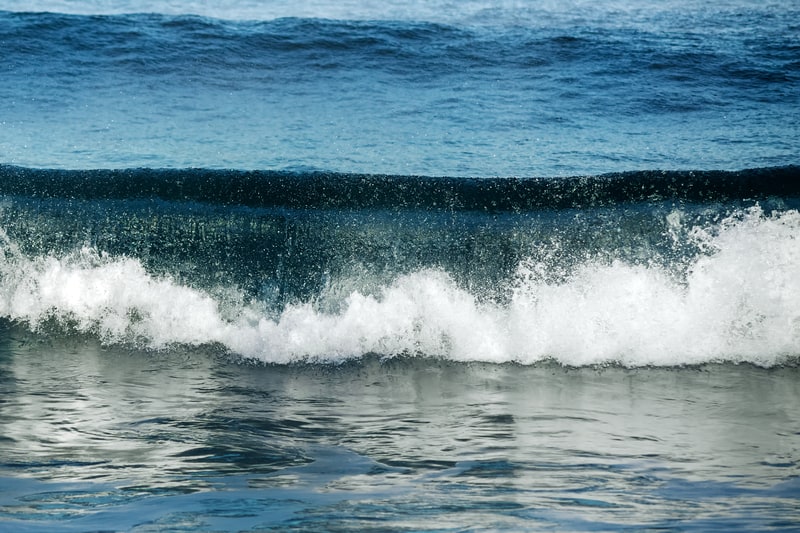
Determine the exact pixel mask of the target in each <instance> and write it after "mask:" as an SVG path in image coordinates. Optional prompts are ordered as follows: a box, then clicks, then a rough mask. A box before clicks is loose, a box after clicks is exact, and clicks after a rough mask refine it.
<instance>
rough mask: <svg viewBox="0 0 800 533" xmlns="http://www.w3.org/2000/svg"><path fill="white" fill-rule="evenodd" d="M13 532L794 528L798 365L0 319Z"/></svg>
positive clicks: (5, 488)
mask: <svg viewBox="0 0 800 533" xmlns="http://www.w3.org/2000/svg"><path fill="white" fill-rule="evenodd" d="M0 342H2V348H0V398H1V399H0V428H2V432H1V433H0V458H2V459H1V460H2V463H0V520H4V521H6V522H8V523H9V524H11V525H12V526H13V527H14V528H18V529H26V530H31V531H46V530H48V529H49V528H51V527H52V526H53V523H54V522H53V521H58V524H59V528H60V529H69V528H74V529H75V530H86V529H102V528H114V529H127V530H137V531H149V530H159V529H164V528H172V529H175V530H197V529H215V528H216V529H233V530H249V529H258V528H262V529H263V528H271V527H275V528H279V529H285V528H287V527H290V526H291V527H297V528H299V529H303V528H306V529H319V528H321V527H322V528H324V529H328V530H331V529H333V530H335V529H343V530H345V529H354V528H357V529H362V530H363V529H370V528H374V529H387V528H389V529H403V528H406V529H436V528H439V529H448V528H463V527H499V528H514V529H523V528H531V527H534V528H536V527H539V528H541V527H557V528H563V529H573V530H574V529H578V530H584V529H595V530H596V529H608V528H614V529H616V528H619V527H623V526H632V527H666V526H668V527H676V526H677V527H682V528H687V529H697V530H708V529H721V530H722V529H729V528H731V527H738V528H741V527H744V528H745V529H748V528H750V529H753V528H756V529H757V528H765V527H774V528H777V529H781V528H791V527H798V526H800V511H798V509H800V505H798V499H800V496H798V495H800V486H799V485H798V483H797V479H798V474H800V468H799V467H798V460H799V459H800V444H799V443H800V438H798V436H800V414H799V413H798V411H797V405H800V401H799V400H800V380H798V369H797V368H777V369H771V370H764V369H758V368H755V367H751V366H734V365H718V366H715V365H711V366H705V367H700V368H678V369H652V368H644V369H636V370H628V369H621V368H602V369H599V368H598V369H593V368H584V369H565V368H562V367H559V366H554V365H553V366H550V365H540V366H536V367H524V366H517V365H486V364H463V363H450V362H443V361H437V360H426V359H414V358H406V359H394V360H386V361H381V360H379V359H377V358H375V359H365V360H362V361H358V362H349V363H345V364H342V365H339V366H325V365H316V366H315V365H307V366H306V365H296V366H260V365H252V364H245V363H241V362H239V361H237V360H235V359H230V358H228V357H227V356H225V355H224V354H221V353H219V352H218V351H216V350H215V349H213V348H207V349H203V350H197V349H193V350H183V349H175V350H173V351H171V352H167V353H164V352H160V353H142V352H136V351H127V350H124V349H119V348H115V349H108V348H103V347H101V346H98V345H97V344H95V343H94V341H90V340H86V339H80V338H74V337H72V338H58V337H52V336H51V337H35V336H31V335H29V334H26V333H24V332H22V331H20V330H18V329H16V328H14V327H11V326H8V325H6V326H4V327H3V332H2V341H0Z"/></svg>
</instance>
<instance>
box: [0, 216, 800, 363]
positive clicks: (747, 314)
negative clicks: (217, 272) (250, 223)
mask: <svg viewBox="0 0 800 533" xmlns="http://www.w3.org/2000/svg"><path fill="white" fill-rule="evenodd" d="M667 218H668V221H669V223H670V224H671V226H670V228H669V229H670V231H673V232H674V235H675V236H676V237H677V236H680V237H681V238H686V239H689V240H691V241H692V245H694V246H698V247H700V248H701V249H702V250H703V251H704V253H703V254H701V255H700V256H699V257H697V258H696V259H695V260H694V261H692V262H691V263H688V264H685V265H680V267H681V271H678V272H674V271H673V272H670V271H667V270H665V269H663V268H661V267H659V266H658V265H647V264H638V265H637V264H629V263H626V262H623V261H619V260H613V261H604V260H602V259H597V260H592V259H587V260H586V261H585V262H583V263H581V264H579V265H576V266H574V267H572V268H571V269H570V271H569V272H564V273H562V274H561V276H559V277H560V278H562V279H560V280H559V281H550V280H548V278H552V272H547V271H546V270H545V266H544V262H542V261H538V260H537V259H535V258H529V259H526V260H524V261H522V262H521V263H520V264H519V265H518V267H517V270H516V272H515V274H514V276H513V278H512V280H510V281H509V282H508V287H503V288H502V289H503V290H504V292H506V293H508V294H509V295H510V297H509V299H508V300H509V301H508V302H505V303H503V304H498V303H496V302H493V301H491V300H490V301H481V299H480V298H479V297H477V296H476V295H474V294H471V293H470V292H468V291H467V290H465V289H464V288H462V287H459V286H458V285H457V284H456V283H455V282H454V281H453V279H452V278H451V277H450V276H448V274H447V273H446V272H445V271H441V270H424V271H419V272H413V273H410V274H405V275H402V276H400V277H398V278H397V279H395V280H394V281H392V282H391V283H390V284H389V285H387V286H383V287H380V288H379V289H378V290H377V291H375V292H376V294H369V293H367V294H364V293H362V292H361V291H359V290H355V291H353V292H351V293H349V294H346V295H344V296H343V292H345V293H346V289H344V290H343V289H342V288H341V287H347V286H353V285H358V284H365V281H364V280H346V279H345V280H332V281H330V282H329V286H326V287H324V288H323V291H322V293H321V295H320V296H319V297H318V298H315V299H314V301H312V302H302V303H293V304H289V305H287V306H286V308H285V309H283V310H281V311H280V313H279V316H278V317H277V318H272V317H271V316H270V315H269V313H265V311H264V305H263V302H258V301H247V296H246V295H245V294H235V288H227V289H228V290H227V291H224V292H227V293H228V294H224V298H215V296H214V295H213V294H212V293H209V292H207V291H202V290H198V289H194V288H191V287H187V286H184V285H181V284H179V283H176V282H175V281H174V280H172V279H170V278H169V277H158V276H153V275H151V274H149V273H148V272H147V271H146V270H145V268H144V267H143V266H142V264H141V262H139V261H138V260H136V259H135V258H120V257H113V256H109V255H108V254H104V253H100V252H98V251H97V250H95V249H92V248H89V247H84V248H81V249H80V250H77V251H76V252H74V253H72V254H69V255H67V256H65V257H63V258H57V257H53V256H47V257H34V258H29V257H25V256H24V255H23V254H21V252H20V251H19V249H18V247H17V246H16V245H15V244H14V243H13V241H10V240H9V239H8V237H7V236H6V235H3V238H4V241H5V242H4V246H3V256H2V260H3V261H2V265H3V276H2V280H3V283H2V295H3V298H2V307H0V312H2V315H3V316H5V317H7V318H10V319H13V320H16V321H21V322H24V323H27V324H28V325H29V326H30V327H31V328H32V329H34V330H37V329H41V328H42V327H43V324H48V325H51V323H52V322H56V323H58V324H61V325H63V327H64V328H67V329H72V330H75V331H78V332H82V333H91V334H94V335H97V336H98V337H99V338H100V339H102V340H103V341H105V342H110V343H129V344H133V345H137V346H140V347H143V348H152V349H165V348H168V347H169V346H170V345H172V344H190V345H202V344H211V343H220V344H222V345H223V346H225V347H226V348H227V349H229V350H230V351H231V352H233V353H235V354H239V355H243V356H245V357H249V358H254V359H258V360H261V361H264V362H271V363H287V362H292V361H298V360H316V361H327V362H336V361H341V360H344V359H347V358H350V357H357V356H363V355H367V354H378V355H381V356H386V357H390V356H396V355H401V354H406V355H420V354H421V355H426V356H433V357H437V356H438V357H444V358H448V359H453V360H461V361H485V362H495V363H503V362H521V363H526V364H530V363H534V362H537V361H542V360H546V359H553V360H556V361H558V362H561V363H563V364H567V365H574V366H581V365H587V364H590V365H591V364H607V363H620V364H624V365H626V366H646V365H686V364H689V365H691V364H700V363H707V362H715V361H720V362H721V361H731V362H751V363H755V364H759V365H762V366H773V365H776V364H782V363H785V362H787V361H792V360H794V358H796V354H797V353H798V352H799V351H800V344H798V343H799V342H800V309H798V308H797V306H796V305H795V304H796V302H797V301H798V297H800V292H799V291H800V244H798V242H797V234H798V230H800V214H799V213H798V212H797V211H795V210H792V211H788V212H785V213H782V214H780V215H773V216H766V215H764V213H763V212H762V211H761V210H760V209H758V208H752V209H750V210H748V211H747V212H743V213H739V214H737V215H734V216H732V217H728V218H726V219H724V220H722V221H720V222H719V224H717V225H716V226H713V227H710V228H701V227H692V228H683V227H681V225H680V224H681V213H680V212H679V211H674V212H672V213H670V214H669V215H667ZM546 253H548V254H557V253H558V251H557V250H549V251H547V252H546ZM232 292H233V294H231V293H232ZM331 307H333V308H339V310H338V311H337V312H335V313H330V312H326V311H325V310H326V309H329V308H331Z"/></svg>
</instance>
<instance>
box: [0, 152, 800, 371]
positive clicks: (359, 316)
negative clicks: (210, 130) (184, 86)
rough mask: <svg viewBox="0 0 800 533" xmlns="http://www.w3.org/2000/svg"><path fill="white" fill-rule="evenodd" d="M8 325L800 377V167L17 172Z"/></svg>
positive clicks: (11, 178) (291, 353)
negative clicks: (428, 172) (572, 172)
mask: <svg viewBox="0 0 800 533" xmlns="http://www.w3.org/2000/svg"><path fill="white" fill-rule="evenodd" d="M0 195H2V204H1V205H2V209H0V228H2V233H0V237H1V240H0V315H2V316H3V317H5V318H6V319H10V320H12V321H16V322H19V323H22V324H26V325H27V326H28V327H30V328H31V329H32V330H34V331H39V332H45V333H49V334H53V333H56V332H62V333H65V332H66V333H69V332H75V333H79V334H89V335H94V336H97V337H99V338H100V339H101V340H103V341H104V342H107V343H121V344H128V345H132V346H136V347H140V348H145V349H157V350H158V349H168V348H169V347H171V346H174V345H176V344H183V345H205V344H213V345H219V346H221V347H222V348H223V349H224V350H227V351H229V352H231V353H234V354H238V355H240V356H243V357H245V358H250V359H255V360H260V361H264V362H271V363H287V362H294V361H327V362H335V361H342V360H346V359H349V358H353V357H361V356H363V355H366V354H378V355H380V356H384V357H392V356H398V355H403V356H414V355H421V356H428V357H441V358H446V359H453V360H461V361H490V362H520V363H525V364H532V363H536V362H539V361H543V360H555V361H558V362H560V363H563V364H567V365H594V364H606V363H617V364H622V365H626V366H642V365H685V364H700V363H705V362H710V361H735V362H751V363H755V364H759V365H763V366H773V365H776V364H789V363H791V364H793V363H794V362H796V361H797V357H798V355H800V306H798V304H797V302H798V301H800V241H798V239H797V236H798V235H800V212H798V208H800V169H798V168H797V167H782V168H764V169H753V170H745V171H739V172H655V171H654V172H640V173H625V174H611V175H602V176H596V177H581V178H563V179H561V178H559V179H533V178H532V179H480V180H478V179H476V180H470V179H450V178H423V177H413V176H380V175H352V174H329V173H288V172H232V171H213V170H164V171H162V170H149V169H142V170H126V171H103V170H97V171H64V170H34V169H25V168H20V167H8V166H6V167H0Z"/></svg>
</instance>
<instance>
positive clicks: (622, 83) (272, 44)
mask: <svg viewBox="0 0 800 533" xmlns="http://www.w3.org/2000/svg"><path fill="white" fill-rule="evenodd" d="M0 7H2V6H0ZM43 7H44V8H51V9H54V8H55V9H57V8H58V7H59V6H49V5H44V6H43ZM67 7H69V6H67ZM150 7H151V9H157V8H156V6H150ZM484 7H485V8H486V10H485V14H484V15H483V17H481V16H479V15H475V16H473V17H472V18H470V19H469V20H462V19H463V18H465V17H467V14H468V13H470V12H471V10H470V9H468V8H467V7H465V8H464V10H465V11H466V13H465V14H463V15H461V16H458V15H457V13H458V10H457V9H454V8H453V6H449V9H448V6H442V7H441V14H440V15H439V16H438V17H428V18H427V19H426V18H423V19H421V20H414V19H413V18H411V17H413V11H412V13H407V14H405V15H403V18H401V19H399V20H397V19H391V18H389V19H385V18H383V17H387V16H392V15H393V14H394V13H392V11H391V9H390V8H386V9H385V11H386V12H385V13H380V12H378V13H375V12H372V11H369V10H368V9H367V8H366V7H365V8H364V9H363V10H364V11H365V13H360V12H358V10H357V9H356V10H355V11H356V12H355V13H350V15H352V16H359V15H360V16H361V17H370V16H372V17H374V18H372V19H367V20H363V19H358V20H341V19H335V20H331V19H325V18H307V17H303V18H278V19H268V20H263V19H259V20H233V21H232V20H219V19H212V18H205V17H200V16H193V15H160V14H116V15H113V16H112V15H106V16H86V15H62V14H46V13H12V12H5V13H2V14H0V41H2V43H3V50H4V57H3V64H2V69H3V81H2V83H0V98H2V100H3V101H4V108H3V116H2V119H1V120H2V127H1V128H0V153H2V154H3V160H4V162H5V163H13V164H18V165H25V166H37V167H49V166H59V167H72V168H97V167H102V168H117V167H139V166H147V167H178V168H181V167H215V168H220V167H222V168H239V169H300V170H307V169H319V170H325V171H343V172H364V173H389V174H423V175H446V176H465V175H466V176H478V177H486V176H509V175H517V176H555V175H573V174H582V173H588V174H597V173H602V172H609V171H620V170H644V169H653V168H669V169H676V168H680V169H712V168H719V169H729V170H732V169H741V168H749V167H764V166H774V165H785V164H794V163H796V162H797V159H796V153H797V146H798V143H800V131H798V126H797V124H798V123H800V116H799V113H798V109H800V101H798V99H800V96H798V95H800V71H799V69H800V62H798V57H800V42H798V37H797V35H798V33H800V32H798V27H797V20H798V18H800V13H798V8H797V6H794V5H793V4H792V3H791V2H777V3H758V4H754V3H753V2H731V3H728V4H727V5H724V6H719V7H717V6H700V5H695V4H693V3H682V2H677V3H674V4H670V3H666V4H661V3H659V4H656V5H648V4H644V5H642V6H639V7H638V9H637V8H635V7H634V6H627V9H626V6H621V7H620V6H616V5H610V6H609V5H602V4H600V5H598V6H594V7H587V6H578V7H574V8H573V9H572V10H570V6H569V5H565V6H562V7H558V8H557V7H553V6H551V7H549V8H548V7H547V6H539V7H538V9H537V8H536V6H530V7H527V8H526V7H524V6H516V7H512V6H507V7H505V8H501V9H496V10H494V11H495V12H494V13H493V12H492V10H490V9H489V8H490V7H491V6H489V5H487V6H484ZM73 9H74V6H73ZM86 9H89V10H90V9H91V7H88V6H86V7H85V9H84V10H86ZM96 9H97V10H98V11H99V12H102V9H101V8H100V7H96ZM134 9H136V10H141V9H142V7H137V8H134ZM187 9H189V10H190V11H189V12H191V7H190V6H187ZM265 9H266V8H265ZM420 11H421V16H424V15H422V13H424V12H425V11H426V10H422V9H420ZM318 12H319V15H318V16H325V14H326V11H325V10H324V9H320V10H319V11H318ZM284 13H285V14H290V15H291V14H293V12H292V11H291V10H285V11H282V12H279V13H278V14H284ZM244 14H245V15H247V14H250V13H249V12H245V13H244ZM430 19H433V20H432V21H430Z"/></svg>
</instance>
